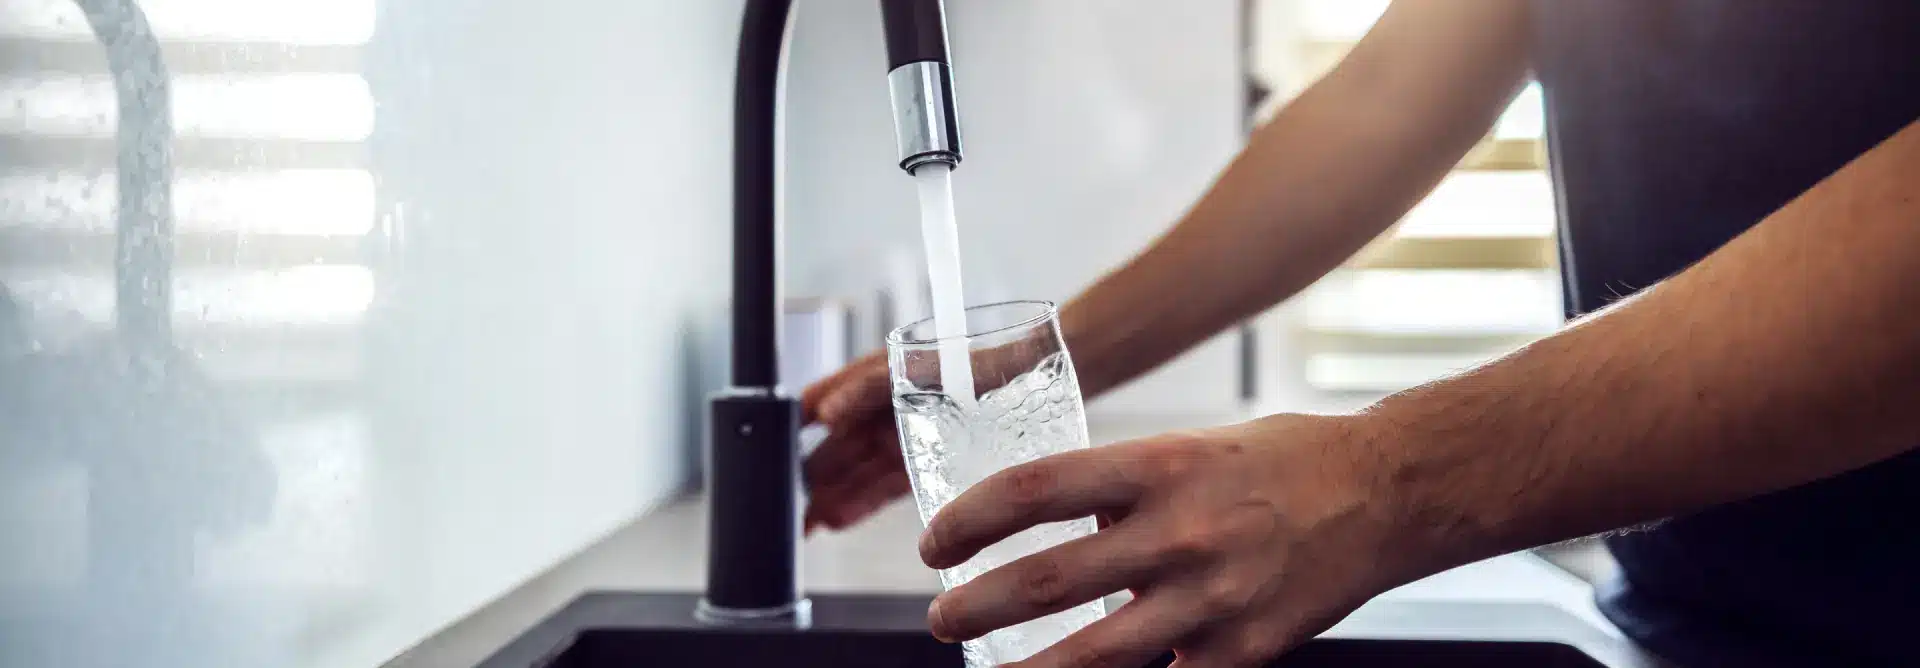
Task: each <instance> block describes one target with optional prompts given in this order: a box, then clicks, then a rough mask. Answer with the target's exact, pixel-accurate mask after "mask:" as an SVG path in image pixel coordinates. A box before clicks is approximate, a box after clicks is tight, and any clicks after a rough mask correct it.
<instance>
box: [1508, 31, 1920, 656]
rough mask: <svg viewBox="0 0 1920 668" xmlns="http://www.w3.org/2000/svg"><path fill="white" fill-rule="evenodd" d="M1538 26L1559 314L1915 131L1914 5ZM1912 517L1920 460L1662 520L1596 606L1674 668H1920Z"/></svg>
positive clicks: (1629, 539) (1918, 534)
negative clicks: (1555, 210)
mask: <svg viewBox="0 0 1920 668" xmlns="http://www.w3.org/2000/svg"><path fill="white" fill-rule="evenodd" d="M1533 11H1534V20H1535V34H1536V39H1537V43H1536V44H1535V48H1534V53H1535V54H1536V59H1537V60H1536V63H1535V69H1536V73H1537V75H1538V77H1539V79H1540V81H1541V83H1542V86H1543V87H1544V90H1545V92H1546V99H1547V109H1548V131H1549V145H1550V147H1551V150H1552V158H1553V174H1554V179H1555V181H1556V183H1557V185H1558V188H1559V198H1560V199H1559V205H1560V219H1561V233H1562V236H1561V238H1562V240H1563V241H1562V248H1561V257H1562V259H1563V264H1564V266H1565V268H1566V293H1567V312H1568V315H1569V316H1573V315H1578V314H1581V313H1586V312H1589V311H1592V310H1594V309H1597V308H1600V307H1601V306H1603V305H1605V304H1606V303H1608V302H1609V301H1612V300H1614V299H1617V298H1619V297H1621V296H1624V295H1627V294H1631V293H1632V292H1633V291H1635V290H1638V289H1640V288H1644V287H1646V286H1648V285H1651V284H1653V283H1656V282H1658V281H1660V280H1661V279H1663V278H1666V277H1668V276H1670V275H1672V274H1674V273H1676V272H1679V271H1681V270H1683V269H1685V268H1686V267H1687V266H1688V265H1690V264H1692V263H1694V262H1696V261H1698V260H1699V259H1701V258H1702V257H1705V256H1706V255H1707V254H1709V253H1711V252H1713V251H1714V250H1715V249H1717V248H1719V247H1720V245H1722V244H1724V243H1726V242H1727V241H1728V240H1730V239H1732V238H1733V237H1735V236H1737V235H1739V234H1740V233H1742V232H1744V231H1745V230H1746V229H1747V228H1749V227H1751V226H1752V225H1754V224H1756V223H1758V222H1760V220H1761V219H1762V218H1764V217H1766V216H1767V215H1768V214H1769V213H1771V212H1773V211H1774V210H1775V209H1777V208H1779V207H1780V206H1781V205H1783V204H1785V203H1787V202H1788V201H1789V200H1791V199H1793V198H1794V197H1796V196H1797V195H1799V194H1800V193H1801V192H1803V191H1805V190H1806V189H1808V188H1810V187H1812V186H1813V185H1814V184H1815V183H1817V182H1819V181H1820V180H1821V179H1823V178H1825V177H1826V176H1828V175H1829V174H1832V173H1833V172H1834V171H1835V170H1837V169H1839V168H1840V167H1841V166H1843V165H1845V164H1846V163H1847V162H1849V161H1851V160H1852V159H1853V158H1855V157H1857V156H1859V155H1860V154H1861V153H1863V152H1865V151H1867V150H1868V149H1871V148H1873V146H1874V145H1876V144H1878V143H1879V142H1881V141H1882V140H1884V139H1885V138H1887V137H1888V136H1890V135H1892V134H1893V133H1895V132H1897V131H1899V130H1900V129H1901V128H1902V127H1904V126H1906V125H1907V124H1909V123H1912V122H1914V121H1915V120H1916V119H1917V118H1920V0H1539V1H1538V2H1535V3H1534V5H1533ZM1914 183H1915V187H1916V189H1920V174H1915V175H1914ZM1913 223H1914V224H1916V225H1920V221H1913ZM1808 243H1819V240H1818V239H1817V238H1810V239H1808ZM1915 307H1916V308H1920V304H1916V305H1915ZM1672 327H1673V328H1674V329H1675V330H1676V333H1679V332H1682V331H1684V329H1685V328H1686V327H1688V323H1686V322H1676V323H1673V325H1672ZM1860 335H1861V336H1873V335H1874V333H1873V332H1860ZM1915 410H1920V406H1916V407H1915ZM1917 512H1920V454H1914V455H1909V456H1905V457H1900V458H1898V459H1895V460H1892V461H1888V462H1885V463H1882V464H1879V465H1876V466H1873V467H1870V468H1867V469H1864V470H1861V471H1858V472H1856V473H1852V474H1849V475H1845V476H1841V477H1838V478H1834V479H1831V480H1826V481H1822V482H1818V483H1813V484H1809V485H1806V486H1803V487H1799V488H1796V489H1791V490H1787V491H1783V492H1779V493H1775V494H1771V495H1767V496H1764V497H1760V498H1757V499H1753V500H1750V501H1746V502H1741V503H1736V504H1732V505H1729V506H1724V507H1721V508H1717V509H1713V510H1709V511H1705V512H1701V513H1698V514H1695V515H1691V516H1687V517H1680V518H1674V519H1673V520H1671V521H1669V522H1667V523H1665V524H1664V525H1661V526H1659V527H1658V528H1656V529H1653V530H1649V531H1644V532H1639V533H1631V534H1627V535H1624V536H1619V537H1616V538H1613V539H1611V540H1609V541H1608V545H1609V547H1611V549H1612V551H1613V553H1614V555H1615V557H1617V558H1618V559H1619V561H1620V564H1621V567H1622V571H1623V575H1622V577H1621V578H1620V580H1619V581H1617V582H1615V583H1613V584H1611V585H1608V586H1606V587H1603V589H1602V593H1601V604H1602V608H1603V610H1604V611H1605V612H1606V613H1607V614H1608V616H1609V617H1610V618H1612V619H1613V620H1614V621H1615V622H1617V623H1618V624H1620V626H1621V627H1622V628H1623V629H1625V630H1626V632H1627V633H1628V634H1629V635H1631V636H1633V637H1634V638H1636V639H1638V640H1639V641H1641V642H1642V643H1643V644H1644V645H1645V646H1647V647H1648V648H1649V649H1651V650H1653V651H1655V652H1656V653H1659V654H1661V655H1663V656H1665V657H1667V658H1669V659H1671V660H1673V661H1675V662H1678V663H1680V664H1681V665H1683V666H1687V667H1688V668H1704V667H1709V666H1751V667H1761V668H1764V667H1769V666H1894V665H1899V666H1920V521H1916V519H1917V518H1916V517H1915V514H1916V513H1917Z"/></svg>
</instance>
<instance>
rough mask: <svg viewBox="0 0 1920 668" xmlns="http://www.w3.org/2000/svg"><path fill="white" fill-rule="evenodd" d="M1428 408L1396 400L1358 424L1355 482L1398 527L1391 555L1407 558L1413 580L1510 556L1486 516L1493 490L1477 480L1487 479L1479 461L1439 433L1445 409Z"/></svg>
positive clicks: (1358, 418) (1394, 527) (1411, 398)
mask: <svg viewBox="0 0 1920 668" xmlns="http://www.w3.org/2000/svg"><path fill="white" fill-rule="evenodd" d="M1426 401H1427V400H1426V399H1425V398H1422V397H1414V396H1406V397H1396V398H1395V399H1394V400H1392V401H1388V402H1382V403H1381V404H1379V405H1376V406H1375V407H1373V408H1372V409H1370V410H1368V411H1366V412H1363V413H1361V414H1359V415H1357V416H1355V417H1354V418H1353V419H1354V420H1355V422H1356V427H1355V431H1356V433H1357V434H1358V436H1359V438H1358V443H1357V444H1356V445H1357V446H1358V448H1357V450H1358V452H1357V453H1356V455H1357V456H1356V458H1355V460H1356V466H1357V467H1358V468H1357V471H1356V474H1355V475H1356V477H1357V478H1358V479H1359V480H1360V481H1361V482H1360V484H1363V485H1366V486H1367V487H1368V490H1369V491H1368V493H1369V494H1370V495H1372V496H1373V498H1374V499H1375V505H1376V506H1377V507H1378V510H1377V512H1378V513H1379V514H1380V515H1381V516H1382V518H1383V520H1384V521H1385V522H1387V523H1388V525H1389V526H1390V527H1392V529H1391V532H1392V534H1393V537H1392V539H1391V541H1390V544H1389V545H1388V546H1387V547H1388V548H1389V549H1392V550H1395V551H1397V552H1399V553H1400V555H1401V556H1402V557H1403V559H1404V561H1405V563H1404V564H1402V567H1403V568H1404V569H1405V570H1408V571H1411V573H1409V576H1411V577H1419V576H1423V575H1427V574H1431V573H1433V572H1437V571H1440V570H1445V569H1447V568H1452V567H1454V566H1459V565H1462V564H1466V563H1470V562H1473V561H1477V560H1480V559H1484V558H1487V557H1491V556H1495V555H1497V554H1499V553H1501V552H1503V551H1504V550H1503V549H1502V548H1501V545H1502V541H1501V540H1500V538H1499V535H1498V531H1497V530H1496V525H1497V521H1496V520H1495V519H1494V518H1490V517H1486V516H1485V514H1484V513H1482V512H1481V510H1480V509H1482V508H1484V507H1485V505H1484V504H1483V503H1482V502H1481V499H1480V496H1481V495H1482V494H1484V493H1485V492H1486V491H1487V486H1486V485H1484V484H1481V483H1483V482H1485V481H1478V482H1476V480H1475V479H1476V478H1478V477H1481V475H1480V474H1478V473H1476V469H1477V467H1476V466H1474V465H1473V464H1475V463H1476V462H1475V461H1474V459H1473V456H1472V455H1471V454H1470V453H1469V452H1468V451H1467V449H1464V448H1461V447H1458V439H1457V438H1449V437H1448V434H1449V433H1452V432H1455V431H1457V430H1448V429H1435V428H1434V427H1435V425H1434V424H1433V423H1432V421H1431V420H1430V419H1429V418H1430V417H1431V416H1432V415H1433V412H1434V411H1436V410H1441V409H1440V408H1438V407H1429V406H1427V405H1425V402H1426ZM1453 435H1454V436H1458V435H1459V434H1457V433H1454V434H1453Z"/></svg>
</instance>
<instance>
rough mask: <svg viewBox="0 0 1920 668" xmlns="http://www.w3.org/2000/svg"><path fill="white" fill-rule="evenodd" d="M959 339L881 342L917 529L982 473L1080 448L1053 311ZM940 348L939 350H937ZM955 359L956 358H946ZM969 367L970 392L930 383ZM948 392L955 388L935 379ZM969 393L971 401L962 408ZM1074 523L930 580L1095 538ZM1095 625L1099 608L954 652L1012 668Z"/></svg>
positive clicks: (1031, 306) (1083, 430) (1009, 308)
mask: <svg viewBox="0 0 1920 668" xmlns="http://www.w3.org/2000/svg"><path fill="white" fill-rule="evenodd" d="M966 320H967V323H966V329H965V330H964V331H965V332H966V335H965V336H962V337H952V338H948V339H941V338H939V337H937V336H935V329H934V325H933V321H932V320H930V319H929V320H922V321H920V322H916V323H913V324H910V325H906V326H904V327H901V328H899V329H896V330H894V331H893V332H892V333H891V334H889V335H888V336H887V362H888V368H889V370H890V371H891V375H892V381H893V383H892V384H893V411H894V420H895V422H896V424H897V425H898V426H899V428H900V447H901V448H902V449H903V450H904V451H905V457H904V459H905V461H906V465H907V478H908V480H909V481H911V483H912V485H913V499H914V503H915V505H917V506H918V507H919V509H920V521H921V522H922V523H923V524H924V523H925V522H926V521H928V520H930V519H931V518H932V517H933V514H934V513H935V512H937V511H939V510H940V508H941V507H942V506H945V505H946V504H947V503H948V502H950V501H952V500H953V499H954V498H955V497H957V496H959V495H960V493H961V492H963V491H965V490H966V489H967V488H968V487H971V486H973V484H974V483H977V482H980V481H981V480H982V479H984V478H986V477H987V476H989V475H992V474H993V473H994V472H996V471H999V470H1002V469H1005V468H1008V467H1011V466H1014V465H1016V464H1021V463H1024V462H1029V461H1033V460H1035V459H1039V458H1041V457H1045V456H1048V455H1053V454H1058V453H1062V452H1068V451H1071V450H1079V449H1082V448H1085V447H1088V441H1087V419H1086V411H1085V408H1084V407H1083V406H1082V405H1081V401H1080V384H1079V381H1078V380H1076V379H1075V378H1074V374H1073V360H1072V359H1071V358H1069V357H1068V356H1067V348H1066V344H1065V343H1063V342H1062V341H1061V338H1060V328H1059V324H1058V321H1057V319H1056V314H1055V310H1054V306H1053V304H1051V303H1048V302H1040V301H1018V302H1005V303H1000V304H990V305H986V306H976V307H973V308H970V309H967V311H966ZM943 348H944V350H943ZM960 351H965V353H966V356H965V357H964V358H962V357H960V356H959V355H958V353H959V352H960ZM962 359H971V362H970V365H969V368H967V369H966V371H967V373H968V376H970V377H971V379H972V381H973V382H972V385H973V387H972V388H971V389H972V392H966V391H964V390H962V391H955V388H948V387H947V386H946V384H945V383H944V382H943V381H942V377H943V374H942V371H943V369H942V364H943V360H944V362H945V363H948V364H954V363H957V362H958V361H959V360H962ZM947 371H949V373H946V374H944V375H945V376H946V377H947V378H948V379H949V380H956V381H961V382H956V383H955V384H963V382H964V380H963V379H964V378H966V377H963V376H956V374H953V373H951V369H950V368H949V369H947ZM975 393H977V395H978V396H977V397H975V396H966V395H968V394H975ZM1095 529H1096V527H1095V521H1094V519H1093V518H1091V517H1084V518H1081V519H1077V520H1072V521H1067V522H1055V523H1051V524H1044V525H1040V526H1037V527H1033V528H1030V529H1027V530H1026V531H1023V532H1021V533H1019V534H1016V535H1014V536H1012V537H1009V538H1007V539H1006V540H1003V541H1001V542H999V543H998V544H995V545H993V546H992V547H989V548H987V549H986V550H984V551H982V552H981V553H980V554H979V555H977V556H975V557H974V558H973V559H972V560H969V561H968V562H966V563H964V564H961V565H959V566H955V567H953V568H949V569H946V570H944V571H941V572H940V582H941V584H942V585H944V586H945V587H946V588H947V589H952V588H954V587H957V586H959V585H961V584H963V583H965V582H967V581H968V580H972V579H973V578H974V577H975V576H978V575H980V574H981V573H985V572H987V571H989V570H992V569H994V568H997V567H999V566H1003V565H1005V564H1007V563H1009V562H1012V561H1014V560H1016V559H1019V558H1021V557H1024V556H1026V555H1029V554H1033V553H1035V552H1038V551H1041V550H1045V549H1047V548H1050V547H1053V546H1055V545H1059V544H1061V543H1064V542H1067V541H1069V540H1073V539H1075V538H1079V537H1082V536H1087V535H1090V534H1092V533H1093V532H1094V531H1095ZM1105 615H1106V605H1105V603H1104V602H1102V601H1101V600H1098V599H1096V600H1094V601H1091V602H1089V603H1086V604H1084V605H1080V606H1078V607H1075V608H1072V609H1069V610H1065V611H1062V612H1059V613H1056V614H1053V615H1050V616H1047V617H1043V618H1040V619H1036V620H1033V621H1029V622H1026V623H1023V624H1020V625H1017V626H1013V627H1010V628H1006V629H1001V630H999V631H995V632H993V633H990V634H988V635H987V636H986V637H984V638H981V639H978V640H973V641H969V642H967V643H965V644H964V645H963V649H964V651H965V653H966V657H967V665H968V666H969V668H988V667H990V666H998V665H1001V664H1005V663H1011V662H1014V661H1020V660H1024V659H1026V658H1028V657H1030V656H1032V655H1033V654H1034V653H1036V652H1039V651H1040V650H1042V649H1046V648H1047V647H1049V646H1051V645H1053V644H1054V643H1055V642H1058V641H1060V640H1061V639H1062V638H1065V637H1067V636H1068V635H1070V634H1072V633H1073V632H1075V631H1078V630H1080V629H1082V628H1085V627H1086V626H1087V625H1089V624H1092V623H1093V622H1094V621H1096V620H1098V619H1100V618H1101V617H1103V616H1105Z"/></svg>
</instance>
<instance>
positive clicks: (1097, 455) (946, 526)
mask: <svg viewBox="0 0 1920 668" xmlns="http://www.w3.org/2000/svg"><path fill="white" fill-rule="evenodd" d="M1139 478H1140V476H1139V475H1137V472H1136V467H1135V466H1134V465H1133V463H1132V461H1131V460H1130V459H1129V458H1127V457H1125V456H1124V453H1121V452H1114V451H1113V448H1112V447H1108V448H1090V449H1086V450H1076V451H1073V452H1068V453H1062V454H1058V455H1054V456H1051V457H1046V458H1042V459H1039V460H1036V461H1031V462H1027V463H1025V464H1021V465H1019V466H1015V467H1012V468H1009V469H1006V470H1003V471H1000V472H998V473H995V474H993V475H991V476H988V477H987V479H986V480H982V481H980V483H979V484H976V485H974V486H973V487H971V488H969V489H968V490H967V491H966V492H964V493H962V494H961V495H960V497H959V498H957V499H954V500H953V502H951V503H948V504H947V506H946V507H945V508H942V509H940V512H939V513H938V514H936V515H934V517H933V519H932V520H931V521H930V522H928V523H927V531H926V533H924V534H921V536H920V559H921V560H922V561H924V562H926V564H927V565H928V566H930V567H933V568H950V567H953V566H957V565H959V564H961V563H962V562H965V561H966V560H968V559H971V558H973V555H974V554H976V553H978V552H979V551H980V550H982V549H985V548H986V547H987V546H988V545H992V544H994V543H997V542H1000V540H1001V539H1003V538H1006V537H1008V536H1011V535H1013V534H1016V533H1019V532H1020V531H1021V530H1023V529H1026V528H1027V527H1031V526H1034V525H1037V524H1044V523H1047V522H1060V521H1065V520H1071V519H1078V518H1081V517H1086V516H1088V515H1093V514H1096V513H1099V512H1102V511H1108V510H1115V509H1120V508H1125V507H1128V506H1130V505H1132V504H1133V502H1134V501H1135V500H1136V499H1138V498H1139V496H1140V494H1141V490H1142V485H1141V480H1140V479H1139Z"/></svg>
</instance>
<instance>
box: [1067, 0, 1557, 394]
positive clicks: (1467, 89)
mask: <svg viewBox="0 0 1920 668" xmlns="http://www.w3.org/2000/svg"><path fill="white" fill-rule="evenodd" d="M1526 36H1527V17H1526V2H1524V0H1401V1H1399V2H1395V3H1394V4H1393V6H1392V7H1391V8H1390V9H1389V10H1388V11H1387V12H1386V14H1385V15H1384V16H1382V17H1381V19H1380V21H1379V22H1378V23H1377V24H1376V25H1375V26H1374V28H1373V30H1371V31H1370V32H1368V34H1367V36H1366V37H1365V38H1364V39H1363V40H1362V41H1361V42H1360V44H1359V45H1357V46H1356V47H1355V48H1354V50H1353V52H1352V53H1351V54H1349V55H1348V57H1347V58H1346V59H1345V60H1343V61H1342V62H1341V64H1340V65H1339V66H1338V67H1337V68H1335V69H1334V70H1333V71H1332V72H1331V73H1329V74H1328V75H1327V76H1326V77H1324V78H1323V79H1321V80H1320V81H1319V82H1317V83H1315V84H1314V85H1313V86H1312V87H1310V88H1309V89H1308V90H1306V91H1305V92H1304V93H1302V94H1301V95H1300V96H1299V97H1298V98H1296V99H1294V100H1293V101H1291V102H1290V103H1289V104H1288V105H1287V106H1286V107H1285V108H1284V109H1282V110H1281V111H1280V112H1279V114H1277V115H1276V116H1275V117H1274V119H1273V120H1272V121H1270V122H1268V123H1267V124H1266V125H1265V126H1263V127H1261V128H1260V129H1259V130H1258V131H1257V132H1255V133H1254V135H1253V137H1252V138H1251V140H1250V142H1249V144H1248V145H1247V148H1246V149H1245V150H1244V151H1243V152H1242V153H1241V155H1240V156H1239V157H1238V158H1237V159H1236V160H1235V161H1234V162H1233V164H1232V165H1231V166H1230V167H1229V168H1228V169H1227V170H1226V171H1225V172H1224V173H1222V174H1221V176H1220V177H1219V179H1218V180H1217V181H1216V182H1215V183H1214V185H1213V187H1212V189H1211V190H1210V191H1209V192H1208V193H1207V195H1206V196H1205V197H1204V198H1202V199H1201V200H1200V201H1199V203H1198V204H1197V205H1195V207H1194V208H1193V209H1192V210H1191V211H1190V212H1189V213H1188V214H1187V216H1186V217H1185V218H1184V219H1183V220H1182V221H1180V223H1179V224H1178V225H1177V226H1175V227H1174V228H1173V229H1172V230H1171V231H1170V232H1168V233H1167V234H1166V235H1165V236H1163V237H1162V238H1161V239H1160V240H1158V241H1157V242H1156V243H1154V244H1153V245H1152V246H1151V247H1149V248H1148V249H1146V250H1145V251H1144V252H1142V253H1141V254H1140V255H1139V256H1138V257H1136V258H1135V259H1133V260H1132V261H1131V262H1129V263H1128V264H1126V265H1125V266H1123V267H1121V268H1120V269H1118V270H1116V271H1114V272H1113V273H1111V274H1109V275H1108V276H1106V277H1105V278H1103V279H1102V280H1100V281H1099V282H1098V283H1096V284H1095V285H1094V286H1093V287H1091V288H1090V289H1088V290H1087V291H1086V292H1085V293H1084V294H1083V295H1082V296H1081V297H1079V298H1078V299H1075V300H1073V301H1072V302H1071V303H1069V304H1068V305H1067V306H1066V308H1065V309H1063V310H1062V313H1061V321H1062V325H1063V329H1064V330H1065V336H1066V339H1067V342H1068V346H1069V347H1070V348H1071V349H1072V350H1073V352H1074V356H1075V357H1076V358H1078V359H1079V360H1080V361H1081V363H1080V364H1079V365H1078V366H1079V373H1080V382H1081V387H1082V388H1083V390H1084V391H1085V392H1087V393H1088V394H1089V395H1092V394H1097V393H1099V392H1101V391H1103V390H1106V389H1109V388H1112V387H1114V386H1116V385H1119V384H1121V383H1124V382H1126V381H1127V380H1130V379H1132V378H1133V377H1135V376H1137V375H1139V374H1141V373H1144V372H1146V371H1147V370H1150V369H1152V368H1153V367H1155V366H1158V365H1159V364H1161V363H1163V362H1165V361H1167V360H1168V359H1171V358H1172V357H1173V356H1175V355H1178V354H1179V353H1180V352H1182V351H1184V350H1186V349H1188V348H1190V347H1192V346H1193V345H1195V344H1197V343H1199V342H1200V341H1202V340H1204V339H1206V338H1207V337H1209V336H1212V335H1214V334H1216V333H1218V332H1220V331H1221V330H1223V329H1225V328H1227V327H1229V326H1232V325H1233V324H1234V323H1236V322H1240V321H1242V320H1244V319H1246V318H1248V317H1250V316H1252V315H1253V314H1256V313H1259V312H1260V311H1262V310H1265V309H1266V308H1268V307H1270V306H1272V305H1274V304H1275V303H1278V302H1279V301H1280V300H1282V299H1285V298H1286V297H1288V296H1290V295H1292V294H1294V293H1295V292H1298V291H1300V290H1301V289H1303V288H1305V287H1306V286H1307V285H1309V284H1311V283H1312V282H1313V281H1315V280H1318V279H1319V278H1320V277H1321V275H1323V274H1325V273H1326V272H1327V271H1329V270H1331V269H1333V268H1334V267H1335V266H1338V265H1339V263H1340V262H1342V261H1345V260H1346V259H1347V258H1348V257H1350V256H1352V255H1353V253H1354V252H1355V251H1358V250H1359V249H1360V247H1361V246H1364V245H1365V244H1366V243H1367V241H1369V240H1371V239H1373V238H1374V237H1376V236H1378V235H1379V234H1380V232H1381V231H1382V230H1385V229H1386V228H1387V227H1388V226H1390V225H1392V224H1393V223H1394V221H1396V220H1399V219H1400V217H1401V216H1402V215H1404V214H1405V213H1406V212H1407V210H1408V209H1410V208H1412V206H1413V205H1414V204H1416V203H1418V202H1419V200H1420V199H1421V198H1422V197H1424V196H1425V195H1426V193H1427V192H1428V191H1430V190H1432V188H1433V187H1434V185H1435V184H1437V183H1439V181H1440V179H1441V178H1442V177H1443V176H1445V175H1446V173H1447V172H1448V171H1449V170H1450V169H1451V168H1452V167H1453V166H1454V164H1455V163H1457V162H1458V161H1459V160H1460V157H1461V156H1462V155H1464V154H1465V153H1466V151H1467V150H1468V149H1470V148H1472V146H1473V144H1474V142H1476V141H1478V140H1479V139H1480V138H1481V137H1483V136H1485V134H1486V132H1487V129H1488V128H1489V127H1491V126H1492V124H1493V122H1494V120H1495V119H1497V118H1498V117H1499V115H1500V113H1501V111H1503V110H1504V109H1505V108H1506V105H1507V103H1508V102H1509V101H1510V100H1511V99H1512V98H1513V95H1514V93H1515V91H1516V90H1517V89H1518V87H1519V85H1520V83H1521V81H1522V80H1523V78H1524V75H1525V73H1526V55H1525V52H1526V39H1527V37H1526Z"/></svg>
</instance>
